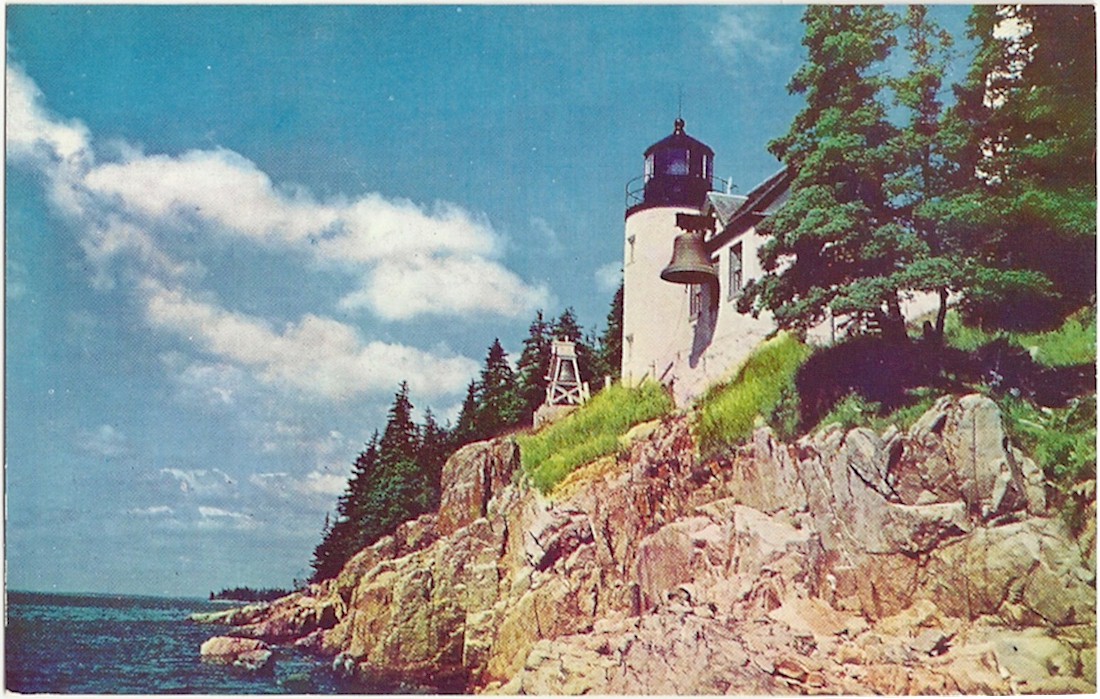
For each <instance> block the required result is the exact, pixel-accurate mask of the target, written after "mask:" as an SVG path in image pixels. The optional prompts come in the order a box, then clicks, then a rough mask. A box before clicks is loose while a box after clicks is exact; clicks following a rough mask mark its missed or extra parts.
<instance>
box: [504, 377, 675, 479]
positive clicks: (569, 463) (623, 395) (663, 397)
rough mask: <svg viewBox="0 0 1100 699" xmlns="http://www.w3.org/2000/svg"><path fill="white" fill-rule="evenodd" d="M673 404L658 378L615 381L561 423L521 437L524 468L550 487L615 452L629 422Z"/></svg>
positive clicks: (654, 414) (649, 416)
mask: <svg viewBox="0 0 1100 699" xmlns="http://www.w3.org/2000/svg"><path fill="white" fill-rule="evenodd" d="M672 407H673V406H672V399H671V398H670V397H669V395H668V393H666V392H665V390H664V388H662V387H661V386H660V385H658V384H656V383H654V382H646V383H643V384H642V385H641V386H639V387H637V388H627V387H625V386H623V385H621V384H615V385H613V386H611V387H610V388H607V389H604V390H603V391H600V392H599V393H597V394H596V395H595V396H594V397H593V398H592V400H590V401H588V403H586V404H585V405H583V406H581V407H580V408H578V409H577V410H576V411H575V412H573V413H571V414H570V415H568V416H566V417H565V418H563V419H561V420H559V421H558V422H555V423H553V424H550V425H548V426H546V427H545V428H543V429H541V430H539V431H538V432H536V433H534V434H529V435H521V436H519V437H517V438H516V439H517V440H518V441H519V445H520V454H521V460H522V462H523V469H524V472H525V473H526V474H527V475H528V477H529V478H530V479H531V482H532V483H534V485H535V487H537V488H538V489H539V490H541V491H542V492H544V493H546V492H549V491H550V490H551V489H552V488H553V487H554V486H555V485H557V484H558V483H559V482H561V480H562V479H563V478H565V477H566V476H567V475H569V474H570V473H572V472H573V471H574V470H575V469H576V468H577V467H578V466H581V465H583V464H586V463H590V462H592V461H595V460H596V459H598V458H599V457H601V456H606V455H608V454H613V453H614V452H615V451H616V450H617V449H618V446H619V437H620V436H621V435H623V434H625V433H626V432H627V431H628V430H629V429H630V428H631V427H633V426H634V425H636V424H638V423H640V422H645V421H646V420H652V419H654V418H658V417H661V416H663V415H666V414H667V413H668V412H669V411H671V410H672Z"/></svg>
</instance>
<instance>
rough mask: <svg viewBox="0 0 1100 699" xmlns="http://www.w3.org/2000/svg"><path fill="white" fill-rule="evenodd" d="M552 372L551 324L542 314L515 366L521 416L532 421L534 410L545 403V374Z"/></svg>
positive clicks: (536, 321) (529, 328) (538, 317)
mask: <svg viewBox="0 0 1100 699" xmlns="http://www.w3.org/2000/svg"><path fill="white" fill-rule="evenodd" d="M549 370H550V325H549V323H547V322H546V321H545V320H543V317H542V311H539V312H538V314H537V315H536V316H535V320H534V321H532V322H531V325H530V326H529V327H528V329H527V339H525V340H524V341H523V351H522V352H520V355H519V361H518V362H517V363H516V390H517V392H518V393H519V398H520V402H521V408H520V416H521V419H522V420H524V421H530V420H531V418H532V416H533V415H534V413H535V410H537V409H538V407H539V406H540V405H542V403H543V401H545V400H546V385H547V379H546V374H547V372H548V371H549Z"/></svg>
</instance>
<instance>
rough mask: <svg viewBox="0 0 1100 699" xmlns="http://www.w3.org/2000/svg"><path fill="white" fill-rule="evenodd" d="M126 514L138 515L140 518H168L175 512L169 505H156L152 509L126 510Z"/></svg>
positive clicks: (137, 508) (136, 508)
mask: <svg viewBox="0 0 1100 699" xmlns="http://www.w3.org/2000/svg"><path fill="white" fill-rule="evenodd" d="M126 514H130V515H136V516H138V517H168V516H171V515H173V514H175V510H173V509H172V508H171V507H168V506H167V505H154V506H152V507H135V508H133V509H131V510H126Z"/></svg>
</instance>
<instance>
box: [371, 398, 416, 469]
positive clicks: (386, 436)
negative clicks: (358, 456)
mask: <svg viewBox="0 0 1100 699" xmlns="http://www.w3.org/2000/svg"><path fill="white" fill-rule="evenodd" d="M412 408H413V406H412V403H411V402H410V401H409V385H408V383H406V382H404V381H402V382H401V385H400V387H399V388H398V390H397V393H395V394H394V396H393V405H392V406H390V412H389V418H388V419H387V421H386V429H385V430H384V431H383V432H382V439H381V441H379V443H378V452H379V457H380V459H381V461H382V463H384V464H393V463H396V462H398V461H415V460H416V452H417V450H418V449H419V447H420V443H419V435H418V432H417V428H416V423H414V422H413V419H412Z"/></svg>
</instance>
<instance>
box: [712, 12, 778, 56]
mask: <svg viewBox="0 0 1100 699" xmlns="http://www.w3.org/2000/svg"><path fill="white" fill-rule="evenodd" d="M770 34H771V30H770V24H769V17H768V11H767V10H762V9H761V8H754V7H729V8H725V9H723V10H722V12H721V14H720V15H719V16H718V18H717V21H716V22H715V23H714V26H713V27H712V28H711V35H710V39H711V45H712V46H713V47H714V48H715V49H717V51H718V53H719V54H720V55H722V56H723V57H725V58H726V59H728V60H729V62H730V64H731V65H732V66H733V67H734V68H741V67H743V65H744V64H746V63H749V64H759V63H764V62H766V61H769V60H771V59H774V58H776V57H778V56H780V55H782V54H783V52H784V50H785V49H784V43H783V42H781V41H779V40H778V39H777V38H775V37H772V36H769V35H770Z"/></svg>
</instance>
